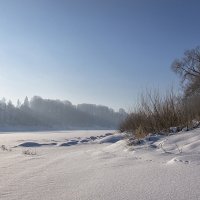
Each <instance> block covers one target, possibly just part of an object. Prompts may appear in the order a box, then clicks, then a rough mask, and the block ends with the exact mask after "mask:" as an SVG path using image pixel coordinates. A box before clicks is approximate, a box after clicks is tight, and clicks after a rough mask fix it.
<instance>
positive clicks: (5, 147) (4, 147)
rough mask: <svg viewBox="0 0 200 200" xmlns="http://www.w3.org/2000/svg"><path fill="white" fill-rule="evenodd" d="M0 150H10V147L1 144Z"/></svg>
mask: <svg viewBox="0 0 200 200" xmlns="http://www.w3.org/2000/svg"><path fill="white" fill-rule="evenodd" d="M1 150H2V151H12V149H11V148H9V147H7V146H6V145H1Z"/></svg>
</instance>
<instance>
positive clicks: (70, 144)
mask: <svg viewBox="0 0 200 200" xmlns="http://www.w3.org/2000/svg"><path fill="white" fill-rule="evenodd" d="M76 144H78V141H77V140H71V141H68V142H64V143H60V144H58V146H59V147H67V146H72V145H76Z"/></svg>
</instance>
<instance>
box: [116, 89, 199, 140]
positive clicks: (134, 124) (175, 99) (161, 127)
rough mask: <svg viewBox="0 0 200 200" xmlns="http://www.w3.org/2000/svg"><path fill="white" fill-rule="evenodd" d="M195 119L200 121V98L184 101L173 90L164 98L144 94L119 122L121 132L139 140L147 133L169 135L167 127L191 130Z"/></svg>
mask: <svg viewBox="0 0 200 200" xmlns="http://www.w3.org/2000/svg"><path fill="white" fill-rule="evenodd" d="M194 119H196V120H199V119H200V96H194V97H190V98H187V99H183V98H182V97H181V96H178V95H176V94H175V93H174V91H173V89H171V90H170V91H167V92H166V93H165V94H164V95H161V93H160V92H159V91H153V92H152V91H147V92H146V93H145V94H143V95H141V98H140V101H139V104H138V105H137V106H136V108H135V109H134V111H133V112H131V113H130V114H129V115H128V117H127V118H126V119H125V120H124V121H123V122H122V123H121V126H120V130H121V131H127V132H130V133H133V134H134V135H135V136H136V137H137V138H141V137H144V136H145V135H147V134H149V133H158V132H159V133H160V132H162V133H169V131H170V127H179V128H180V129H181V128H183V127H190V126H191V123H192V120H194Z"/></svg>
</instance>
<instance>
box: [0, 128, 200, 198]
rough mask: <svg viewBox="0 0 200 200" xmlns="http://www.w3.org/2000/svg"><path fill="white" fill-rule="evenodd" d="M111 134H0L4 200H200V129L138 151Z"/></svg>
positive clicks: (0, 181)
mask: <svg viewBox="0 0 200 200" xmlns="http://www.w3.org/2000/svg"><path fill="white" fill-rule="evenodd" d="M111 133H114V131H71V132H46V133H44V132H41V133H35V132H34V133H2V134H0V145H1V149H0V199H1V200H51V199H52V200H57V199H58V200H100V199H101V200H129V199H130V200H133V199H136V200H169V199H172V200H199V199H200V181H199V177H200V129H196V130H193V131H190V132H182V133H179V134H176V135H172V136H169V137H163V136H154V137H150V138H148V139H146V140H145V141H144V143H143V144H142V145H138V146H127V143H126V141H125V139H123V135H120V134H118V133H116V134H114V135H111ZM2 145H3V146H2ZM29 154H31V155H29Z"/></svg>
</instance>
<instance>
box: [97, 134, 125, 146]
mask: <svg viewBox="0 0 200 200" xmlns="http://www.w3.org/2000/svg"><path fill="white" fill-rule="evenodd" d="M122 139H124V135H123V134H114V135H109V136H105V137H103V138H102V139H100V140H98V143H99V144H103V143H115V142H118V141H119V140H122Z"/></svg>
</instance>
